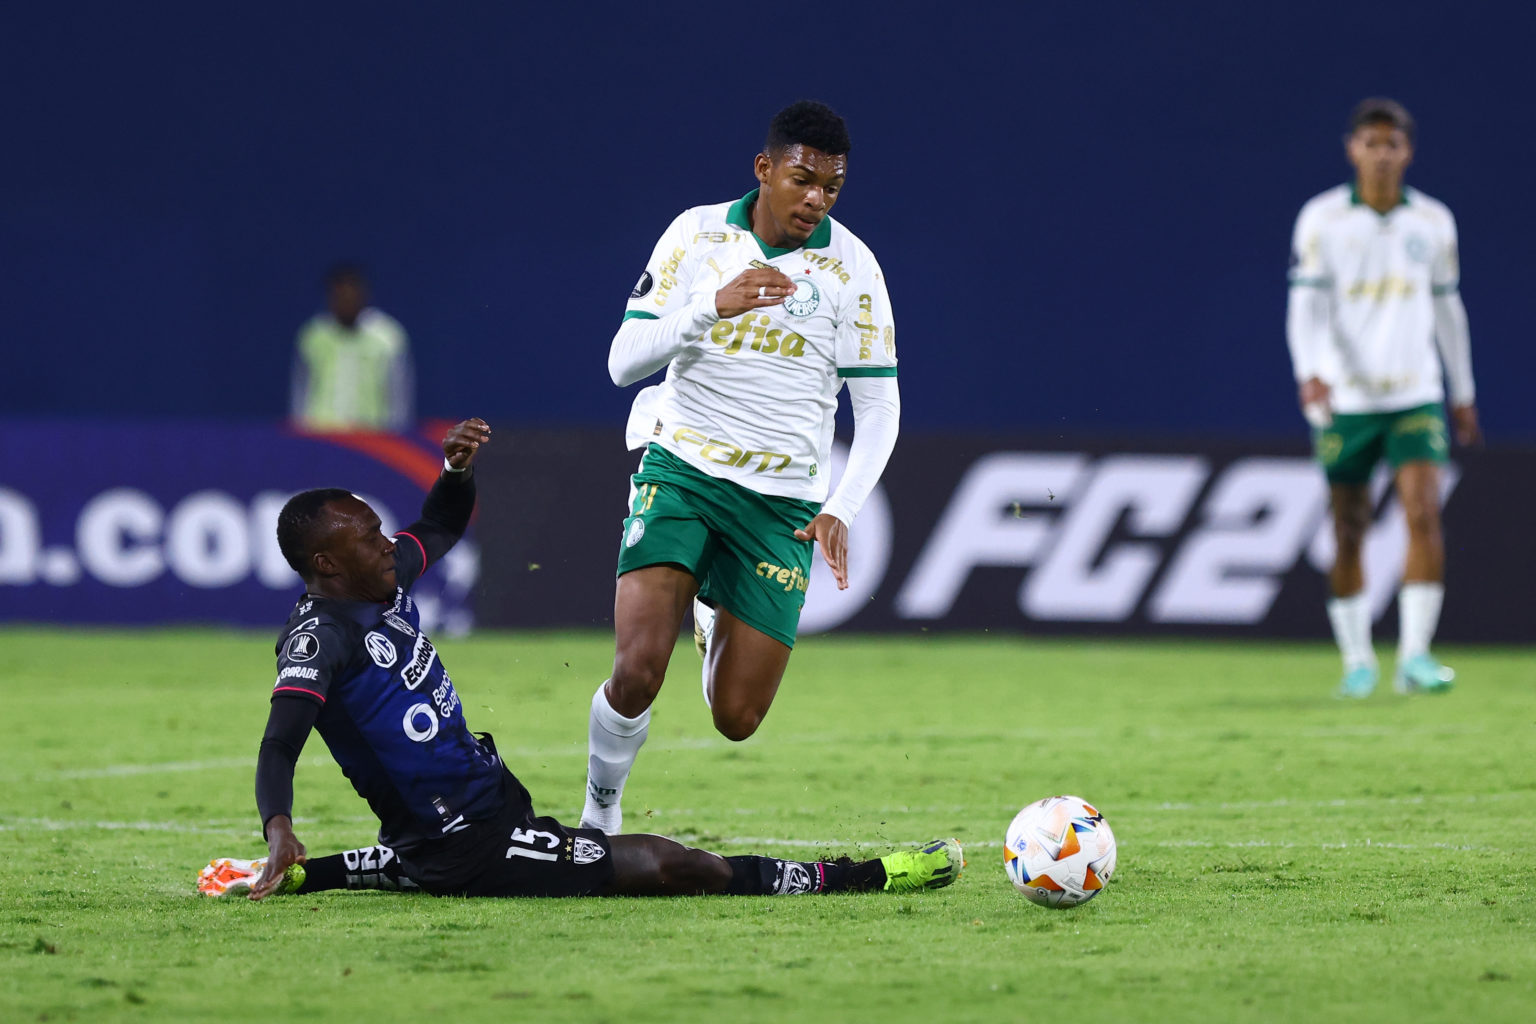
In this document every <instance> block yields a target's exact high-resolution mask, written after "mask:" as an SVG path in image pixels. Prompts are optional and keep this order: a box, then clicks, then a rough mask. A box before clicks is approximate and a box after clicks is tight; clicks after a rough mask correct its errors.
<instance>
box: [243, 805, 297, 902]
mask: <svg viewBox="0 0 1536 1024" xmlns="http://www.w3.org/2000/svg"><path fill="white" fill-rule="evenodd" d="M306 859H308V852H307V851H306V850H305V849H304V844H303V843H301V842H299V837H298V836H296V835H294V834H293V822H292V821H291V820H290V819H289V818H288V817H287V816H286V815H282V814H278V815H274V816H273V818H272V820H271V821H269V822H267V866H266V867H265V868H263V869H262V871H261V876H260V877H259V878H257V879H256V884H255V885H253V886H251V899H253V900H259V899H262V898H263V897H265V896H269V895H271V894H272V891H273V890H274V889H276V888H277V887H278V886H279V885H280V884H282V881H283V873H284V872H286V871H287V870H288V869H289V868H290V867H292V866H293V865H295V864H303V863H304V861H305V860H306Z"/></svg>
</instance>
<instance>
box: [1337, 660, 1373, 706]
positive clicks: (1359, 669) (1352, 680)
mask: <svg viewBox="0 0 1536 1024" xmlns="http://www.w3.org/2000/svg"><path fill="white" fill-rule="evenodd" d="M1377 678H1378V673H1377V671H1376V666H1375V665H1357V666H1355V667H1354V668H1352V669H1350V670H1349V671H1348V672H1346V673H1344V680H1343V681H1342V682H1341V683H1339V692H1338V693H1337V694H1336V696H1338V697H1340V698H1347V699H1352V700H1362V699H1364V698H1366V697H1369V696H1370V695H1371V692H1372V691H1373V690H1375V689H1376V680H1377Z"/></svg>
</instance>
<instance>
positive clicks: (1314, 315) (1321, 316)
mask: <svg viewBox="0 0 1536 1024" xmlns="http://www.w3.org/2000/svg"><path fill="white" fill-rule="evenodd" d="M1414 141H1415V126H1414V121H1413V118H1412V117H1411V116H1410V115H1409V113H1408V111H1407V110H1405V109H1403V107H1402V105H1401V104H1399V103H1397V102H1395V101H1394V100H1389V99H1381V98H1374V99H1367V100H1364V101H1362V102H1361V103H1360V104H1359V105H1358V106H1356V107H1355V109H1354V112H1353V113H1352V114H1351V116H1350V120H1349V130H1348V134H1347V135H1346V136H1345V139H1344V148H1345V154H1346V156H1347V157H1348V159H1349V162H1350V163H1351V164H1352V165H1353V166H1354V168H1355V179H1354V181H1353V182H1352V183H1351V184H1346V185H1338V186H1335V187H1334V188H1331V189H1329V190H1328V191H1326V192H1324V193H1322V194H1320V195H1317V196H1314V197H1313V198H1312V199H1310V200H1309V201H1308V202H1307V203H1306V205H1305V206H1303V207H1302V208H1301V213H1300V215H1299V216H1298V217H1297V218H1296V230H1295V234H1294V237H1293V239H1292V255H1291V271H1290V300H1289V306H1288V309H1287V316H1286V336H1287V341H1288V342H1289V344H1290V350H1291V360H1292V364H1293V368H1294V370H1295V377H1296V382H1297V385H1298V388H1299V392H1298V399H1299V401H1300V404H1301V408H1302V413H1303V415H1304V416H1305V417H1306V418H1307V420H1308V422H1310V423H1311V424H1312V427H1313V444H1314V450H1315V452H1316V455H1317V459H1318V461H1319V462H1320V463H1321V464H1322V466H1323V471H1324V473H1325V474H1326V476H1327V478H1328V485H1329V499H1330V504H1331V507H1332V513H1333V522H1334V536H1335V539H1336V541H1337V547H1338V553H1337V555H1336V556H1335V561H1334V564H1333V569H1332V571H1331V572H1330V574H1329V584H1330V587H1331V590H1332V598H1331V600H1330V601H1329V602H1328V618H1329V621H1330V623H1331V624H1332V626H1333V634H1334V637H1335V639H1336V640H1337V641H1338V645H1339V651H1340V653H1341V655H1342V656H1343V659H1344V678H1343V681H1342V683H1341V684H1340V687H1339V695H1340V696H1341V697H1357V698H1358V697H1367V696H1369V695H1370V694H1371V692H1372V691H1373V690H1374V689H1375V688H1376V681H1377V677H1378V672H1377V666H1376V653H1375V651H1374V649H1373V648H1372V646H1371V617H1372V616H1371V606H1370V599H1369V596H1368V595H1367V593H1366V591H1365V577H1364V572H1363V568H1362V564H1361V548H1362V546H1363V543H1364V541H1365V534H1366V531H1367V529H1368V528H1369V526H1370V523H1371V518H1372V516H1371V494H1370V480H1371V474H1372V472H1373V471H1374V470H1375V468H1376V465H1377V463H1378V462H1380V461H1381V460H1382V459H1383V458H1385V459H1386V460H1387V464H1388V465H1389V466H1391V468H1392V471H1393V474H1394V479H1395V483H1396V487H1397V495H1398V500H1399V501H1400V502H1401V504H1402V507H1403V512H1404V515H1405V516H1406V519H1407V526H1408V557H1407V564H1406V565H1405V566H1404V571H1403V582H1402V588H1401V589H1400V590H1399V591H1398V614H1399V638H1398V651H1397V665H1396V673H1395V684H1394V688H1395V689H1396V690H1397V692H1398V693H1412V692H1430V693H1438V692H1444V691H1446V690H1448V689H1450V687H1451V683H1452V680H1453V679H1454V678H1455V673H1454V672H1452V671H1451V670H1450V669H1449V668H1447V667H1446V666H1444V665H1441V664H1440V663H1439V662H1438V661H1436V660H1435V658H1434V657H1433V656H1432V655H1431V654H1430V652H1429V645H1430V641H1431V640H1432V639H1433V638H1434V634H1435V627H1436V625H1437V624H1438V622H1439V619H1440V605H1441V600H1442V598H1443V596H1444V593H1445V585H1444V579H1445V545H1444V540H1443V538H1442V536H1441V528H1440V466H1441V464H1442V463H1444V462H1445V460H1446V456H1447V449H1448V447H1449V441H1448V432H1447V429H1446V417H1445V408H1444V405H1443V404H1442V403H1443V402H1444V400H1445V398H1446V392H1447V391H1449V393H1450V403H1451V418H1452V420H1453V421H1454V424H1455V428H1456V439H1457V441H1459V442H1460V443H1461V444H1464V445H1470V444H1476V443H1477V442H1478V441H1479V440H1480V439H1481V432H1480V430H1479V428H1478V421H1477V405H1476V393H1475V390H1474V387H1473V383H1472V355H1471V343H1470V339H1469V332H1468V329H1467V313H1466V309H1465V308H1464V307H1463V306H1462V303H1461V297H1460V293H1459V284H1460V267H1459V265H1458V260H1457V253H1456V221H1455V218H1453V217H1452V216H1451V211H1450V210H1449V209H1447V208H1446V206H1445V204H1443V203H1441V202H1439V201H1437V200H1434V199H1431V198H1430V197H1429V196H1427V195H1425V194H1424V193H1422V192H1419V191H1418V190H1416V189H1410V188H1407V187H1406V186H1405V185H1404V184H1403V175H1404V172H1406V171H1407V169H1408V164H1409V163H1410V162H1411V161H1412V160H1413V147H1414ZM1437 348H1438V355H1437V351H1436V350H1437ZM1442 362H1443V364H1444V370H1443V384H1442V368H1441V364H1442Z"/></svg>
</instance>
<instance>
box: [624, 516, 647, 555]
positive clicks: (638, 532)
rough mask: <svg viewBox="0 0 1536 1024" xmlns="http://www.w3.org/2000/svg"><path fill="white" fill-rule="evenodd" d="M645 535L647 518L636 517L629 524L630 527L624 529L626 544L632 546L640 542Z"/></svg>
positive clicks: (628, 546)
mask: <svg viewBox="0 0 1536 1024" xmlns="http://www.w3.org/2000/svg"><path fill="white" fill-rule="evenodd" d="M644 536H645V520H644V519H636V520H634V521H632V522H631V523H630V524H629V529H628V530H625V531H624V546H625V547H627V548H632V547H634V546H635V545H636V544H639V543H640V538H642V537H644Z"/></svg>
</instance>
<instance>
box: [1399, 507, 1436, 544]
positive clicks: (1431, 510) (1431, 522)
mask: <svg viewBox="0 0 1536 1024" xmlns="http://www.w3.org/2000/svg"><path fill="white" fill-rule="evenodd" d="M1403 517H1404V519H1406V520H1407V522H1408V532H1409V533H1410V534H1413V535H1414V536H1417V537H1431V536H1434V535H1435V534H1438V533H1439V532H1440V510H1439V509H1438V508H1436V507H1435V505H1434V504H1432V503H1430V502H1410V503H1409V504H1407V505H1404V506H1403Z"/></svg>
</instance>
